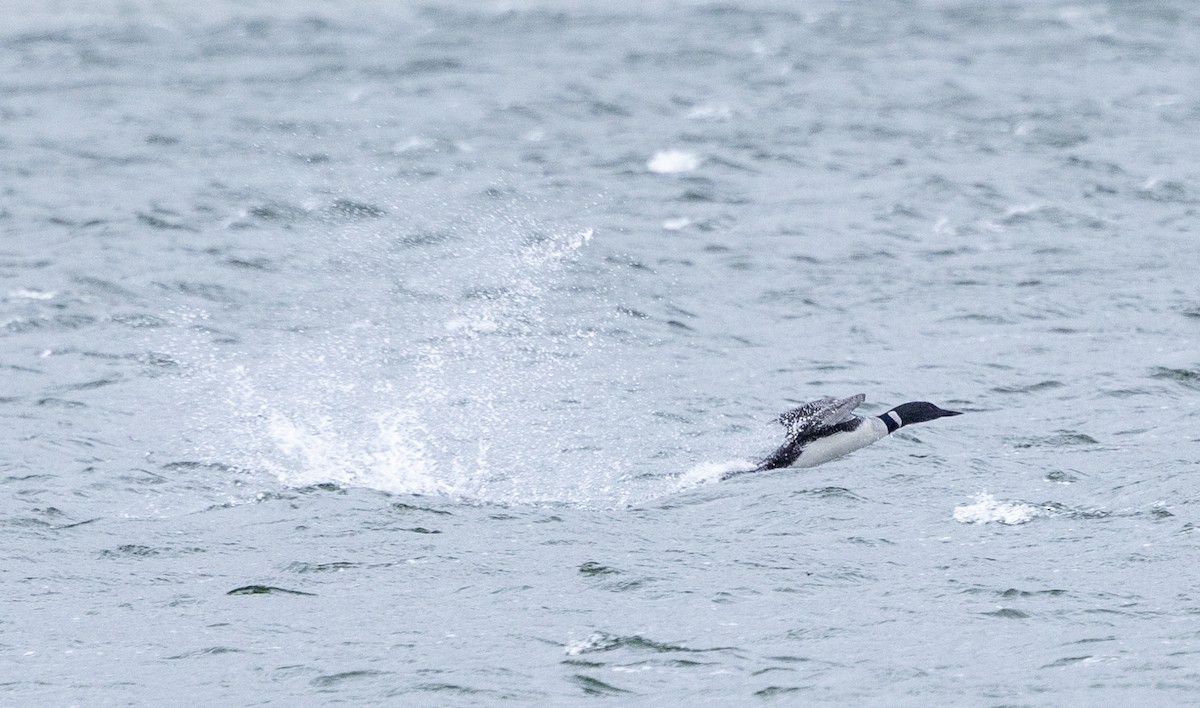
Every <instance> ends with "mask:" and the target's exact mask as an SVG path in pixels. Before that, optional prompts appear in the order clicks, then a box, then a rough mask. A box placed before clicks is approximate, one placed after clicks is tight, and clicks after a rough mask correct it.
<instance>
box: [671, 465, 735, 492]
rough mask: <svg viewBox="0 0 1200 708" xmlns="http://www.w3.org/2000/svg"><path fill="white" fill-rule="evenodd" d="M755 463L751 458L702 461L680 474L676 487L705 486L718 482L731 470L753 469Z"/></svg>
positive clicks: (680, 488) (681, 488)
mask: <svg viewBox="0 0 1200 708" xmlns="http://www.w3.org/2000/svg"><path fill="white" fill-rule="evenodd" d="M753 467H754V463H753V462H750V461H749V460H729V461H727V462H701V463H700V464H698V465H696V466H694V467H692V468H691V469H690V470H688V471H687V472H684V473H683V474H682V475H680V476H679V481H678V483H677V484H676V488H677V489H679V490H683V489H691V488H693V487H703V486H704V485H707V484H716V483H717V482H720V481H721V478H722V477H724V476H725V475H726V474H728V473H730V472H738V471H743V470H748V469H752V468H753Z"/></svg>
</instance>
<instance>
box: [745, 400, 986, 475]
mask: <svg viewBox="0 0 1200 708" xmlns="http://www.w3.org/2000/svg"><path fill="white" fill-rule="evenodd" d="M865 400H867V396H866V394H862V393H859V394H856V395H854V396H850V397H848V398H830V397H826V398H821V399H818V400H816V401H810V402H808V403H805V404H804V405H802V406H800V407H798V408H793V409H792V410H790V411H788V412H786V413H783V414H781V415H780V416H779V417H778V418H777V420H778V422H779V423H781V424H782V425H783V427H784V428H785V429H786V430H787V439H786V440H785V441H784V443H783V444H782V445H780V446H779V448H778V449H777V450H775V452H773V453H771V454H770V455H768V456H767V458H766V459H764V460H763V461H762V462H760V463H759V464H758V466H757V467H754V468H753V469H748V470H738V471H733V472H729V473H727V474H726V475H724V476H723V477H722V479H729V478H730V477H736V476H738V475H742V474H749V473H751V472H764V471H766V470H773V469H779V468H781V467H815V466H817V465H820V464H824V463H826V462H829V461H830V460H836V459H837V458H839V457H842V456H843V455H848V454H850V453H851V452H854V451H855V450H858V449H859V448H863V447H866V446H867V445H870V444H871V443H873V442H876V441H878V440H882V439H883V438H886V437H887V436H888V435H890V434H892V433H894V432H896V431H897V430H899V429H900V428H902V427H904V426H906V425H912V424H913V423H925V422H927V421H930V420H936V419H938V418H946V417H949V416H954V415H962V413H960V412H958V411H948V410H945V409H942V408H938V407H937V406H935V405H934V404H932V403H929V402H926V401H912V402H910V403H904V404H901V405H899V406H896V407H895V408H893V409H891V410H889V411H888V412H887V413H884V414H883V415H879V416H870V417H866V418H864V417H862V416H857V415H854V409H855V408H858V407H859V406H860V405H862V403H863V401H865Z"/></svg>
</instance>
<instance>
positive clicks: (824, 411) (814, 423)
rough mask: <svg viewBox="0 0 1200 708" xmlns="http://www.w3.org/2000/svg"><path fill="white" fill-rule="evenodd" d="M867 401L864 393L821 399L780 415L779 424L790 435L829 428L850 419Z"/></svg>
mask: <svg viewBox="0 0 1200 708" xmlns="http://www.w3.org/2000/svg"><path fill="white" fill-rule="evenodd" d="M865 400H867V396H866V394H864V393H860V394H857V395H854V396H850V397H849V398H830V397H825V398H821V399H819V400H816V401H810V402H809V403H805V404H804V405H802V406H800V407H799V408H793V409H792V410H790V411H788V412H787V413H784V414H782V415H780V416H779V422H780V423H782V424H783V426H784V427H785V428H787V430H788V434H789V435H796V434H798V433H803V432H807V431H810V430H818V429H820V428H827V427H830V426H833V425H837V424H838V423H841V422H842V421H844V420H846V419H848V418H850V417H851V416H852V415H853V411H854V409H855V408H858V407H859V406H861V405H862V402H863V401H865Z"/></svg>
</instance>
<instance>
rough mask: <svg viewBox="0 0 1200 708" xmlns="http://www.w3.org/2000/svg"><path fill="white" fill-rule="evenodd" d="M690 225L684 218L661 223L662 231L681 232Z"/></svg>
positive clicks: (690, 221) (690, 222) (688, 220)
mask: <svg viewBox="0 0 1200 708" xmlns="http://www.w3.org/2000/svg"><path fill="white" fill-rule="evenodd" d="M691 225H692V220H691V219H688V218H686V217H682V216H681V217H679V218H676V219H666V220H664V221H663V222H662V227H663V231H682V230H684V229H686V228H687V227H689V226H691Z"/></svg>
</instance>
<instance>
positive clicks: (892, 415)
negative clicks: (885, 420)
mask: <svg viewBox="0 0 1200 708" xmlns="http://www.w3.org/2000/svg"><path fill="white" fill-rule="evenodd" d="M887 414H888V417H889V418H891V419H892V420H894V421H895V422H896V425H900V426H902V425H904V421H902V420H900V414H899V413H897V412H896V411H888V412H887Z"/></svg>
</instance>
